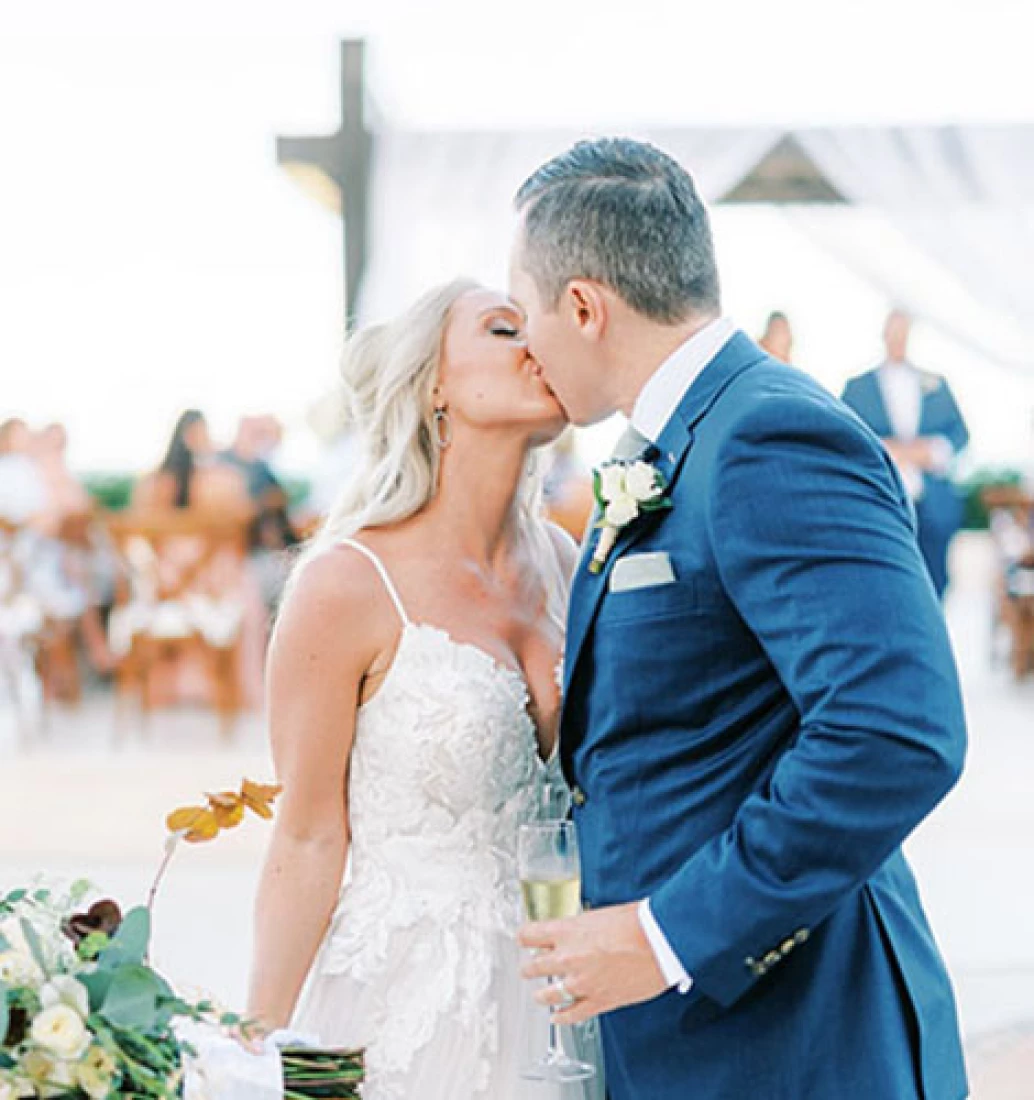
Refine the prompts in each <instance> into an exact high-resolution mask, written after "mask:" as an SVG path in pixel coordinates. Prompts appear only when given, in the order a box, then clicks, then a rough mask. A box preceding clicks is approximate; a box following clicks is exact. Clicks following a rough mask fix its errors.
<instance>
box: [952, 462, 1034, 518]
mask: <svg viewBox="0 0 1034 1100" xmlns="http://www.w3.org/2000/svg"><path fill="white" fill-rule="evenodd" d="M1022 480H1023V475H1022V474H1021V473H1020V471H1019V470H1017V469H1014V468H1011V467H1007V466H1006V467H1003V466H999V467H992V466H985V467H981V468H979V469H977V470H974V471H973V473H971V474H970V475H969V477H967V478H965V479H964V480H963V481H962V482H960V483H959V490H960V491H961V492H962V500H963V505H964V508H963V520H962V526H963V528H964V529H965V530H967V531H986V530H987V523H988V517H987V509H986V508H985V507H984V502H983V501H982V500H981V499H980V497H981V494H982V493H983V491H984V490H985V489H988V488H990V487H991V486H992V485H1019V484H1020V482H1021V481H1022Z"/></svg>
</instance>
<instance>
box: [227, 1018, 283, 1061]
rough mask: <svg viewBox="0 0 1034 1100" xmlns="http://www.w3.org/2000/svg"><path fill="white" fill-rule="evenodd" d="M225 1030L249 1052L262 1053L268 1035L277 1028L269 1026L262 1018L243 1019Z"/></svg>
mask: <svg viewBox="0 0 1034 1100" xmlns="http://www.w3.org/2000/svg"><path fill="white" fill-rule="evenodd" d="M225 1030H226V1034H227V1035H228V1036H229V1037H230V1038H231V1039H233V1040H234V1042H235V1043H237V1044H238V1045H239V1046H241V1047H243V1048H244V1049H245V1050H246V1051H247V1052H248V1053H249V1054H262V1053H263V1051H264V1050H265V1042H266V1039H267V1037H268V1036H270V1035H272V1033H273V1032H274V1031H275V1030H276V1029H275V1028H272V1027H267V1026H266V1025H265V1024H264V1023H262V1022H261V1021H260V1020H241V1022H240V1023H238V1024H234V1025H233V1026H232V1027H227V1028H226V1029H225Z"/></svg>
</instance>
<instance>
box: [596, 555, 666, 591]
mask: <svg viewBox="0 0 1034 1100" xmlns="http://www.w3.org/2000/svg"><path fill="white" fill-rule="evenodd" d="M674 583H675V570H674V569H673V568H672V565H671V558H670V557H669V556H668V555H667V554H665V553H654V554H628V555H627V556H626V557H623V558H619V559H618V560H617V561H616V562H615V563H614V568H613V569H612V570H611V571H610V583H609V585H608V590H609V591H611V592H632V591H634V590H635V589H637V588H656V587H657V586H658V585H662V584H674Z"/></svg>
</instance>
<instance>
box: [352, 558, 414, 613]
mask: <svg viewBox="0 0 1034 1100" xmlns="http://www.w3.org/2000/svg"><path fill="white" fill-rule="evenodd" d="M341 545H342V546H350V547H351V548H352V549H353V550H358V551H359V553H360V554H362V555H363V557H364V558H366V560H367V561H368V562H369V563H370V564H371V565H372V566H373V567H374V569H376V570H377V573H378V575H379V576H380V578H381V580H382V581H383V582H384V587H385V588H386V589H387V591H388V595H389V596H390V597H391V602H392V603H393V604H394V605H395V610H396V611H397V612H398V613H399V618H400V619H401V620H402V622H403V624H404V625H405V626H409V616H408V615H407V614H406V609H405V607H404V606H403V604H402V599H401V597H400V596H399V593H398V589H397V588H396V587H395V585H394V584H392V581H391V575H390V574H389V573H388V570H387V569H386V568H385V567H384V562H382V561H381V559H380V558H379V557H377V555H376V554H375V553H374V552H373V551H372V550H371V549H370V548H369V547H368V546H364V545H363V544H362V543H361V542H356V540H355V539H342V540H341Z"/></svg>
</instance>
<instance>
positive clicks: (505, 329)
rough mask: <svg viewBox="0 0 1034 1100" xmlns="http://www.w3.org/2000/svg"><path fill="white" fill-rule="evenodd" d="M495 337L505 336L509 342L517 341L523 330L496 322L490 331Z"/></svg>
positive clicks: (502, 322)
mask: <svg viewBox="0 0 1034 1100" xmlns="http://www.w3.org/2000/svg"><path fill="white" fill-rule="evenodd" d="M488 331H489V332H490V333H491V334H492V335H493V336H505V337H506V338H507V339H509V340H515V339H516V338H517V337H518V336H520V335H521V330H520V329H519V328H515V327H514V326H513V325H508V324H506V322H505V321H495V322H493V324H492V326H491V327H490V328H489V330H488Z"/></svg>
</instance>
